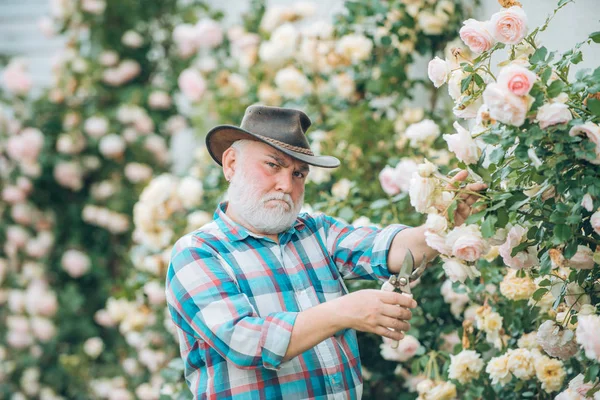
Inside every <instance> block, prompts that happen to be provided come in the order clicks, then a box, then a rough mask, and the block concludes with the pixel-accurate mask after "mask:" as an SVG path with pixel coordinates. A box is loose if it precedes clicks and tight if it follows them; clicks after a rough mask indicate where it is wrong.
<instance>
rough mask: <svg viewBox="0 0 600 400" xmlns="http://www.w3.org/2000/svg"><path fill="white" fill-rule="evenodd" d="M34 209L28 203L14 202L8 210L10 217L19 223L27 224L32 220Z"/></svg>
mask: <svg viewBox="0 0 600 400" xmlns="http://www.w3.org/2000/svg"><path fill="white" fill-rule="evenodd" d="M34 212H35V211H34V209H33V207H31V206H30V205H29V204H24V203H20V204H15V205H14V206H13V207H12V209H11V210H10V216H11V217H12V219H13V220H14V221H15V222H16V223H18V224H21V225H29V224H30V223H31V221H32V220H33V216H34Z"/></svg>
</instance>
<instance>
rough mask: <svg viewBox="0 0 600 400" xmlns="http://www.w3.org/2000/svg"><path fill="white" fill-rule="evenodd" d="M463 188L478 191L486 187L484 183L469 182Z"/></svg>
mask: <svg viewBox="0 0 600 400" xmlns="http://www.w3.org/2000/svg"><path fill="white" fill-rule="evenodd" d="M465 189H467V190H470V191H473V192H480V191H482V190H484V189H487V185H486V184H485V183H481V182H479V183H470V184H468V185H467V186H465Z"/></svg>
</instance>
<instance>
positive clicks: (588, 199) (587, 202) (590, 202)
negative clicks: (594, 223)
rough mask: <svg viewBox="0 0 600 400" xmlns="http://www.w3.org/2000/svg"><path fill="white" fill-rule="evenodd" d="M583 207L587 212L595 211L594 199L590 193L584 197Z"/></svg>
mask: <svg viewBox="0 0 600 400" xmlns="http://www.w3.org/2000/svg"><path fill="white" fill-rule="evenodd" d="M581 207H583V208H585V210H586V211H592V210H593V209H594V199H592V196H590V194H589V193H586V194H585V195H583V199H581Z"/></svg>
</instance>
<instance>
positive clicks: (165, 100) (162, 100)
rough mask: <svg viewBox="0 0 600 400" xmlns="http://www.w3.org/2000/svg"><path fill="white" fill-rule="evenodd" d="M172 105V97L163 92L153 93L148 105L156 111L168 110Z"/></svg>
mask: <svg viewBox="0 0 600 400" xmlns="http://www.w3.org/2000/svg"><path fill="white" fill-rule="evenodd" d="M172 103H173V102H172V100H171V96H169V94H168V93H167V92H164V91H162V90H158V91H155V92H152V93H150V96H149V97H148V105H149V106H150V108H153V109H155V110H166V109H168V108H169V107H171V104H172Z"/></svg>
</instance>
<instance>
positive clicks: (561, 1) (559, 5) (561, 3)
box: [557, 0, 571, 7]
mask: <svg viewBox="0 0 600 400" xmlns="http://www.w3.org/2000/svg"><path fill="white" fill-rule="evenodd" d="M570 1H571V0H560V1H559V2H558V6H557V7H562V6H564V5H565V4H567V3H568V2H570Z"/></svg>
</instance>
